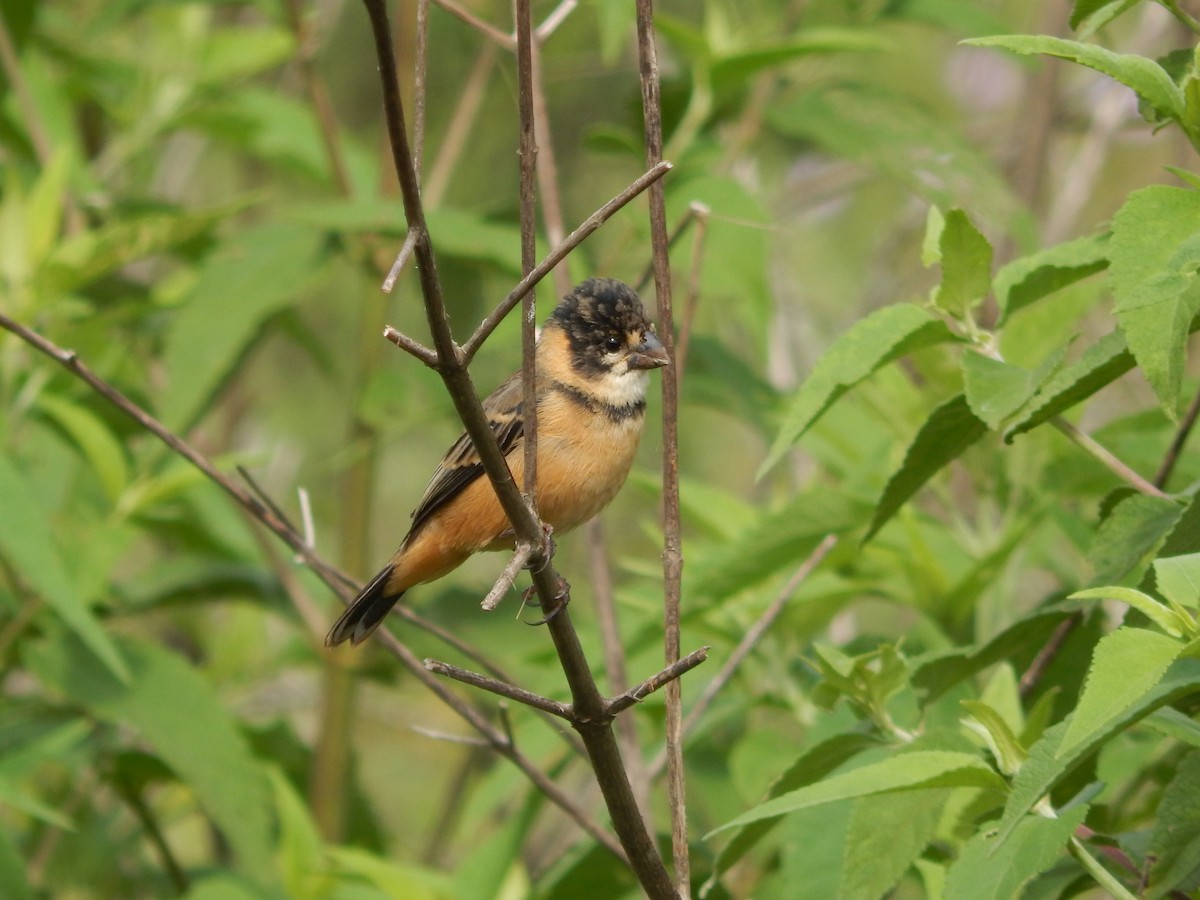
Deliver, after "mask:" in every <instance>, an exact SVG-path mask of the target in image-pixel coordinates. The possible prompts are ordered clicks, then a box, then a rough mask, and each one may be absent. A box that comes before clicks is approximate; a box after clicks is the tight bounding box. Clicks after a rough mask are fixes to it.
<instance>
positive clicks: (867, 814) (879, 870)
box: [837, 788, 952, 900]
mask: <svg viewBox="0 0 1200 900" xmlns="http://www.w3.org/2000/svg"><path fill="white" fill-rule="evenodd" d="M951 794H952V790H951V789H949V788H932V789H929V790H911V791H902V792H899V793H894V794H877V795H876V796H874V797H860V798H859V799H858V800H856V801H854V808H853V809H852V810H851V812H850V824H849V827H848V828H847V830H846V840H845V844H844V850H843V853H842V867H841V868H842V878H841V882H840V883H839V884H838V892H837V900H879V898H880V897H886V896H888V894H889V892H890V891H891V890H892V888H893V887H895V886H896V883H897V882H898V881H899V880H900V878H901V877H902V876H903V875H904V873H905V872H906V871H907V870H908V868H909V866H911V865H912V863H913V861H914V860H916V858H917V857H918V856H920V855H921V851H922V850H924V849H925V846H926V845H927V844H928V843H929V842H930V841H931V840H933V838H934V837H935V836H936V835H937V829H938V823H939V820H940V818H941V815H942V810H943V809H944V808H945V806H946V801H947V800H948V799H949V797H950V795H951Z"/></svg>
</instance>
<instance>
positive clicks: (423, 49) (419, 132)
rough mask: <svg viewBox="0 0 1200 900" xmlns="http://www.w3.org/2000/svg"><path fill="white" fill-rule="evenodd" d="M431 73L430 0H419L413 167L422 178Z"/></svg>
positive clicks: (414, 64)
mask: <svg viewBox="0 0 1200 900" xmlns="http://www.w3.org/2000/svg"><path fill="white" fill-rule="evenodd" d="M428 74H429V0H417V34H416V41H415V46H414V47H413V168H414V169H415V170H416V172H417V180H418V181H421V180H422V177H421V176H422V175H423V173H424V170H423V163H424V161H425V97H426V90H425V84H426V77H427V76H428Z"/></svg>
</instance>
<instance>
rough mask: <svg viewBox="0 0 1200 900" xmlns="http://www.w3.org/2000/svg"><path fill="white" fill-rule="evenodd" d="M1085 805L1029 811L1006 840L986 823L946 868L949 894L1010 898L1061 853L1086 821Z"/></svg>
mask: <svg viewBox="0 0 1200 900" xmlns="http://www.w3.org/2000/svg"><path fill="white" fill-rule="evenodd" d="M1085 815H1087V807H1086V806H1082V805H1081V806H1076V807H1073V808H1071V809H1069V810H1066V811H1065V812H1063V813H1061V814H1060V815H1059V817H1058V818H1056V819H1049V818H1046V817H1045V816H1025V817H1024V818H1022V819H1021V820H1020V821H1019V822H1018V823H1017V825H1016V827H1015V828H1014V829H1013V832H1012V834H1011V835H1010V836H1009V838H1008V839H1007V840H999V839H998V838H997V836H996V833H995V832H994V831H993V830H992V829H990V828H986V827H985V828H983V829H981V830H980V831H978V832H977V833H976V834H975V836H974V837H972V838H971V840H969V841H968V842H967V844H966V846H965V847H963V848H962V850H961V851H960V852H959V855H958V859H957V860H955V861H954V863H953V865H951V866H950V870H949V872H947V873H946V886H945V894H944V896H946V897H953V898H955V900H1012V898H1014V897H1020V896H1021V892H1022V890H1023V889H1024V888H1025V887H1026V886H1027V885H1028V884H1029V883H1030V882H1031V881H1032V880H1033V879H1034V878H1036V877H1037V876H1038V875H1040V874H1041V873H1042V872H1045V871H1046V870H1047V869H1049V868H1050V867H1051V866H1052V865H1054V863H1055V862H1056V861H1057V860H1058V859H1060V858H1061V857H1062V856H1063V850H1064V848H1065V847H1066V846H1067V843H1068V842H1069V841H1070V839H1071V836H1072V835H1073V834H1074V833H1075V829H1076V828H1078V827H1079V826H1080V825H1081V824H1083V819H1084V816H1085Z"/></svg>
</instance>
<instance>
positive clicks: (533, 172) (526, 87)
mask: <svg viewBox="0 0 1200 900" xmlns="http://www.w3.org/2000/svg"><path fill="white" fill-rule="evenodd" d="M514 16H515V18H516V23H515V28H514V31H515V32H516V35H517V119H518V121H519V123H520V126H519V127H520V145H519V147H518V149H517V155H518V157H519V159H520V164H521V165H520V169H521V184H520V197H521V211H520V219H521V274H522V275H528V274H529V273H530V272H531V271H532V270H533V267H534V266H535V265H536V264H537V189H536V187H535V183H536V181H537V174H538V173H537V163H538V142H537V135H536V128H537V126H536V123H535V121H534V116H533V36H532V34H531V29H532V28H533V25H532V24H531V13H530V11H529V0H516V4H515V9H514ZM536 346H537V292H536V291H535V290H534V289H533V288H532V287H530V289H529V291H528V292H527V293H526V294H525V296H524V297H522V298H521V406H522V409H523V410H524V414H525V415H524V423H523V425H522V438H523V441H522V443H523V445H524V454H525V459H524V471H523V472H522V474H521V481H522V487H523V488H524V490H525V502H526V503H527V504H529V508H530V510H532V511H533V515H534V517H535V518H536V517H537V438H538V427H537V425H538V415H537V406H538V403H537V359H536Z"/></svg>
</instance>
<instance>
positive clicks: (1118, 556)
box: [1088, 494, 1183, 584]
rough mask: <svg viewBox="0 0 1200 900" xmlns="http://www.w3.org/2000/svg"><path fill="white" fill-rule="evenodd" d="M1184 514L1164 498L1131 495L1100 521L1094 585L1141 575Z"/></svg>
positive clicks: (1092, 557) (1093, 557) (1093, 552)
mask: <svg viewBox="0 0 1200 900" xmlns="http://www.w3.org/2000/svg"><path fill="white" fill-rule="evenodd" d="M1182 515H1183V507H1182V506H1180V505H1179V504H1178V503H1176V502H1175V501H1173V500H1167V499H1166V498H1164V497H1150V496H1147V495H1146V494H1130V495H1129V496H1127V497H1125V498H1124V499H1123V500H1121V501H1120V502H1119V503H1117V505H1116V506H1114V507H1113V508H1112V510H1111V511H1110V512H1109V514H1108V515H1107V516H1106V517H1105V518H1104V521H1102V522H1101V523H1100V528H1099V529H1098V530H1097V532H1096V536H1095V538H1093V540H1092V547H1091V549H1090V550H1089V551H1088V559H1089V560H1090V562H1091V564H1092V582H1093V584H1111V583H1113V582H1115V581H1120V580H1124V579H1125V578H1126V577H1127V576H1129V575H1130V573H1134V574H1133V576H1132V577H1133V578H1135V579H1136V578H1137V577H1140V569H1141V568H1142V567H1143V566H1145V565H1146V564H1147V561H1148V560H1149V559H1150V558H1151V557H1152V556H1153V554H1154V553H1155V552H1156V551H1157V549H1158V548H1159V547H1160V546H1161V545H1162V543H1163V541H1165V540H1166V538H1167V535H1168V534H1169V533H1170V531H1171V529H1172V528H1174V527H1175V524H1176V523H1177V522H1178V521H1179V519H1180V517H1181V516H1182Z"/></svg>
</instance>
